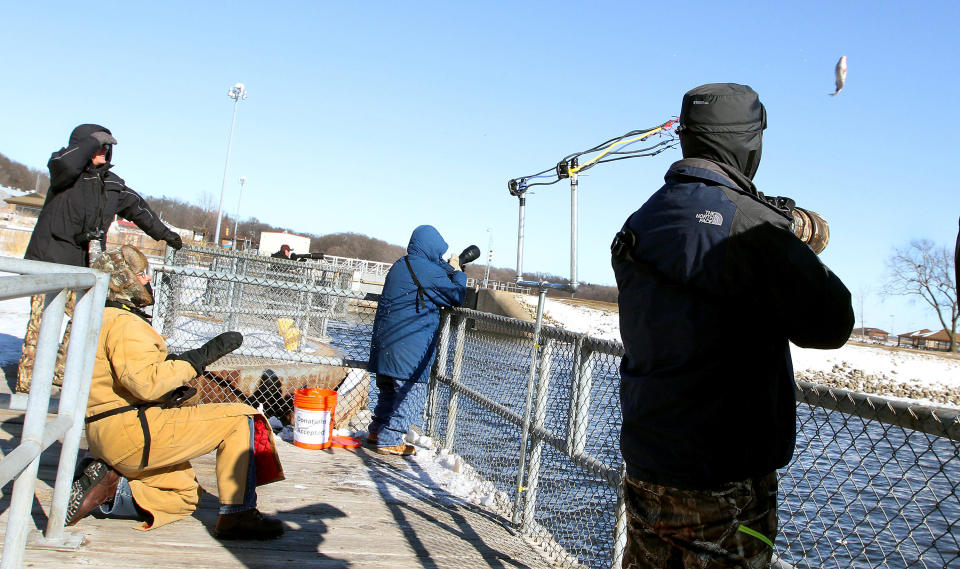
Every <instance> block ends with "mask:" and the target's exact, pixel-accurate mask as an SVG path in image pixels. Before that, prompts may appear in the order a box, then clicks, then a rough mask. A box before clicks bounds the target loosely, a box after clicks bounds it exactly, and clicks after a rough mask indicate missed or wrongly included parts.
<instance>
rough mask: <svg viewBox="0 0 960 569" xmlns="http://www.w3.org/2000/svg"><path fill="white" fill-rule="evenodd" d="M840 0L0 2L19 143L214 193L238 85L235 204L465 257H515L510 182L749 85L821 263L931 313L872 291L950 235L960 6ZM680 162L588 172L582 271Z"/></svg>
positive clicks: (910, 323)
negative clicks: (713, 87)
mask: <svg viewBox="0 0 960 569" xmlns="http://www.w3.org/2000/svg"><path fill="white" fill-rule="evenodd" d="M834 4H835V3H828V2H804V3H772V2H755V3H749V2H725V3H722V4H721V3H706V2H704V3H697V2H690V3H682V4H680V3H674V4H672V5H668V3H651V4H649V5H644V3H639V2H599V3H597V2H593V3H572V2H571V3H561V2H536V3H534V2H482V3H481V2H471V3H467V2H367V3H363V5H360V3H349V2H277V3H273V4H266V3H260V2H258V3H247V2H235V3H207V4H200V5H193V4H192V3H182V2H163V3H150V4H147V3H134V2H129V3H112V2H98V3H94V4H90V3H87V4H77V3H69V4H65V3H57V2H51V3H42V4H40V3H38V4H36V5H33V4H31V3H4V5H3V6H2V7H0V21H2V22H3V23H4V25H3V28H4V33H3V34H0V49H2V51H3V53H4V54H5V57H4V77H5V78H6V81H5V85H4V86H3V88H2V89H0V108H2V109H3V113H2V114H0V152H3V153H4V154H6V155H7V156H9V157H11V158H13V159H15V160H18V161H20V162H23V163H25V164H28V165H30V166H32V167H35V168H44V167H45V163H46V160H47V158H48V157H49V155H50V152H52V151H53V150H56V149H57V148H59V147H60V146H62V145H64V144H65V143H66V141H67V136H68V134H69V132H70V130H71V129H72V128H73V127H74V126H75V125H77V124H79V123H82V122H98V123H101V124H104V125H106V126H108V127H109V128H110V129H112V130H113V132H114V134H115V135H116V137H117V138H118V140H119V142H120V143H119V145H118V146H117V148H116V150H115V153H114V163H115V164H116V170H115V171H116V172H117V173H118V174H120V175H121V176H122V177H124V178H125V179H126V180H127V183H128V184H129V185H130V186H131V187H133V188H134V189H136V190H138V191H139V192H141V193H143V194H145V195H156V196H159V195H165V196H169V197H175V198H180V199H183V200H187V201H191V202H193V203H199V202H200V200H201V195H202V194H203V193H207V194H209V196H212V197H213V199H214V200H217V199H219V194H220V187H221V182H222V178H223V168H224V159H225V156H226V146H227V138H228V133H229V128H230V119H231V114H232V111H233V102H232V101H231V100H230V99H229V98H227V96H226V92H227V89H228V88H229V86H230V85H232V84H234V83H236V82H238V81H241V82H243V83H245V84H246V86H247V89H248V91H249V98H248V99H247V100H246V101H244V102H242V103H241V104H240V108H239V112H238V117H237V126H236V132H235V134H234V139H233V152H232V157H231V163H230V173H229V178H228V182H227V191H226V196H225V199H224V208H225V210H226V211H227V212H229V213H231V214H233V212H234V210H235V209H236V205H237V194H238V191H239V184H238V183H237V178H238V177H239V176H241V175H243V176H246V178H247V180H248V181H247V185H246V187H245V190H244V195H243V198H242V203H241V206H240V217H241V218H246V217H250V216H256V217H258V218H259V219H260V220H262V221H266V222H268V223H271V224H274V225H280V226H288V227H291V228H294V229H299V230H301V231H305V232H311V233H317V234H326V233H334V232H342V231H353V232H357V233H363V234H367V235H370V236H374V237H377V238H381V239H385V240H387V241H389V242H392V243H397V244H405V243H406V241H407V239H408V237H409V234H410V231H411V230H412V229H413V227H415V226H416V225H419V224H421V223H430V224H433V225H435V226H436V227H437V228H438V229H439V230H440V231H441V233H442V234H443V235H444V236H445V237H446V238H447V241H448V242H449V243H450V244H451V249H454V250H457V251H459V250H460V249H461V248H463V247H464V246H466V245H468V244H470V243H476V244H478V245H480V247H481V248H484V247H485V246H486V244H487V240H488V236H489V235H491V234H492V235H493V239H492V240H493V248H494V265H496V266H504V267H514V266H515V264H516V239H517V199H516V198H514V197H512V196H510V195H509V194H508V193H507V189H506V184H507V181H508V180H509V179H510V178H514V177H518V176H521V175H525V174H530V173H533V172H537V171H540V170H542V169H545V168H547V167H550V166H552V165H553V164H555V163H556V162H557V161H558V160H559V159H560V158H562V157H563V156H565V155H567V154H570V153H572V152H576V151H581V150H585V149H587V148H589V147H592V146H594V145H596V144H598V143H600V142H602V141H604V140H607V139H609V138H612V137H614V136H618V135H621V134H623V133H626V132H627V131H630V130H633V129H639V128H644V127H647V126H652V125H656V124H659V123H660V122H663V121H664V120H666V119H668V118H670V117H671V116H673V115H676V114H677V113H678V112H679V107H680V100H681V97H682V95H683V93H684V92H686V91H687V90H689V89H691V88H693V87H695V86H697V85H700V84H703V83H711V82H724V81H731V82H738V83H745V84H748V85H751V86H752V87H753V88H754V89H755V90H756V91H757V92H758V93H759V94H760V97H761V100H762V101H763V102H764V104H765V106H766V107H767V111H768V116H769V128H768V129H767V131H766V133H765V138H764V151H763V161H762V163H761V165H760V169H759V172H758V174H757V176H756V179H755V181H756V182H757V185H758V186H759V188H760V189H761V190H762V191H764V192H765V193H768V194H772V195H785V196H790V197H793V198H794V199H796V201H797V202H798V204H799V205H801V206H804V207H807V208H809V209H812V210H814V211H817V212H819V213H821V214H822V215H823V216H824V217H825V218H826V219H827V220H828V221H829V223H830V232H831V240H830V244H829V246H828V247H827V249H826V251H825V252H824V253H823V254H822V256H821V257H822V259H823V260H824V262H826V263H827V264H828V265H829V266H830V267H831V268H833V269H834V270H835V271H836V272H837V273H838V274H839V275H840V277H841V278H842V279H843V280H844V281H845V282H846V283H847V285H848V287H849V288H850V290H851V291H852V292H854V294H855V296H859V295H864V296H865V298H866V301H865V302H864V306H865V310H864V311H865V321H866V324H867V325H868V326H876V327H880V328H884V329H889V328H890V327H891V326H892V327H893V328H894V329H895V330H896V331H900V332H902V331H905V330H907V329H912V328H920V327H927V328H932V329H936V328H938V327H939V326H938V324H937V321H936V317H935V315H934V314H933V313H932V311H931V310H929V309H927V308H926V307H925V305H923V304H922V303H921V302H919V301H917V302H915V303H910V302H908V301H906V300H903V299H896V298H884V297H882V296H881V295H880V294H879V290H880V287H881V284H882V281H883V278H884V275H885V266H884V265H885V261H886V259H887V258H888V257H889V256H890V253H891V252H892V249H893V247H903V246H905V245H906V244H907V243H908V242H909V241H910V240H911V239H918V238H927V239H931V240H933V241H934V242H936V243H938V244H940V245H944V246H950V247H952V244H953V241H954V239H955V237H956V232H957V217H958V215H960V192H958V187H957V186H958V182H957V181H956V180H955V178H954V177H953V176H950V175H947V170H948V168H949V164H955V163H956V161H957V158H956V156H955V154H956V150H957V148H956V143H955V140H956V138H957V132H958V130H960V124H958V123H960V118H958V113H957V112H955V109H954V108H953V106H952V104H953V103H956V101H957V100H958V99H957V95H956V93H957V92H958V79H957V78H958V77H960V73H958V72H960V69H958V67H960V64H958V59H960V58H958V55H960V53H958V52H960V49H958V48H957V46H956V42H955V40H954V39H951V38H954V37H955V29H954V28H955V27H956V24H957V22H960V8H958V7H957V6H958V5H957V4H951V3H947V2H941V3H937V2H922V3H912V4H914V5H909V6H908V5H907V3H901V2H871V3H867V2H857V3H847V5H845V6H843V7H838V6H835V5H834ZM841 55H846V56H847V58H848V62H849V75H848V77H847V86H846V88H845V89H844V91H843V92H842V93H841V94H840V95H839V96H837V97H828V96H827V93H829V92H832V91H833V68H834V65H835V63H836V61H837V59H838V58H839V57H840V56H841ZM679 158H680V153H679V150H673V151H670V152H667V153H665V154H661V155H660V156H657V157H655V158H638V159H633V160H625V161H621V162H616V163H611V164H604V165H600V166H598V167H596V168H594V169H592V170H590V171H589V172H588V173H587V174H588V175H584V176H583V177H581V179H580V192H579V193H580V200H579V210H580V220H579V224H580V229H579V250H580V255H579V257H580V259H579V275H580V277H581V279H582V280H586V281H590V282H596V283H602V284H613V282H614V281H613V272H612V270H611V269H610V264H609V249H608V247H609V243H610V240H611V239H612V236H613V235H614V234H615V233H616V232H617V230H618V229H619V228H620V226H621V225H622V223H623V221H624V219H625V218H626V217H627V216H628V215H629V214H630V213H631V212H632V211H634V210H636V209H637V208H638V207H640V206H641V205H642V204H643V202H644V201H645V200H646V199H647V197H648V196H649V195H650V194H651V193H652V192H654V191H655V190H656V189H657V188H658V187H659V186H660V184H661V183H662V176H663V173H664V171H665V170H666V168H667V167H668V166H669V164H670V163H671V162H672V161H674V160H676V159H679ZM950 169H952V168H950ZM569 202H570V200H569V186H568V185H567V184H566V183H561V184H557V185H555V186H549V187H546V188H538V189H536V191H535V192H534V193H532V194H531V195H529V196H528V200H527V206H528V207H527V219H526V222H527V223H526V247H525V257H524V269H525V270H528V271H543V272H551V273H555V274H561V275H566V274H568V273H569V248H568V242H569V206H570V203H569ZM488 229H489V230H490V233H488V231H487V230H488ZM856 310H857V316H858V323H859V317H860V308H859V306H857V309H856Z"/></svg>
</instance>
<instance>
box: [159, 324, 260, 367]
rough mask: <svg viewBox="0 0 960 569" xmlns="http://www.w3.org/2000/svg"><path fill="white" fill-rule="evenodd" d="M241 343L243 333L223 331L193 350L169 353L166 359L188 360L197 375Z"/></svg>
mask: <svg viewBox="0 0 960 569" xmlns="http://www.w3.org/2000/svg"><path fill="white" fill-rule="evenodd" d="M241 344H243V334H241V333H240V332H224V333H223V334H220V335H219V336H217V337H215V338H214V339H212V340H210V341H208V342H207V343H206V344H204V345H202V346H200V347H199V348H197V349H195V350H187V351H186V352H183V353H182V354H170V355H168V356H167V359H168V360H183V361H185V362H189V363H190V365H192V366H193V369H195V370H197V375H200V374H201V373H203V370H205V369H206V368H207V366H208V365H210V364H212V363H213V362H215V361H217V360H219V359H220V358H222V357H223V356H225V355H227V354H229V353H230V352H232V351H234V350H236V349H237V348H239V347H240V345H241Z"/></svg>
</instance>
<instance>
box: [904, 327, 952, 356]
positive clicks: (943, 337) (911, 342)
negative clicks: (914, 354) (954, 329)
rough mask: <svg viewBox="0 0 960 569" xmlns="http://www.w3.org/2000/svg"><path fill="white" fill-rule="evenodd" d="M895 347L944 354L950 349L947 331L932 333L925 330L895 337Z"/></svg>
mask: <svg viewBox="0 0 960 569" xmlns="http://www.w3.org/2000/svg"><path fill="white" fill-rule="evenodd" d="M897 346H900V347H904V346H905V347H908V348H915V349H918V350H937V351H943V352H946V351H947V350H949V349H950V332H948V331H947V330H939V331H937V332H933V331H931V330H928V329H926V328H924V329H922V330H916V331H913V332H905V333H903V334H898V335H897Z"/></svg>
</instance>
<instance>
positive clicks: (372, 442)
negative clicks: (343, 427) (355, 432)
mask: <svg viewBox="0 0 960 569" xmlns="http://www.w3.org/2000/svg"><path fill="white" fill-rule="evenodd" d="M378 442H380V437H379V436H377V433H369V434H367V443H366V444H367V446H368V447H370V448H377V443H378Z"/></svg>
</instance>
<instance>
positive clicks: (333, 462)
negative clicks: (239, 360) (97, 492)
mask: <svg viewBox="0 0 960 569" xmlns="http://www.w3.org/2000/svg"><path fill="white" fill-rule="evenodd" d="M0 420H2V422H0V449H2V451H3V452H4V453H6V452H9V451H10V450H11V449H12V448H13V447H14V445H15V444H16V439H17V438H18V437H19V435H20V428H21V424H20V423H21V421H22V419H21V415H19V414H18V413H15V412H9V411H3V412H0ZM277 442H278V445H279V447H280V449H279V450H280V457H281V460H282V462H283V465H284V470H285V472H286V476H287V479H286V480H284V481H282V482H278V483H275V484H269V485H267V486H262V487H260V488H259V489H258V494H259V509H260V510H261V511H262V512H264V513H265V514H268V515H273V516H276V517H278V518H279V519H281V520H282V521H283V522H284V524H285V525H286V528H287V531H286V533H285V534H284V535H283V537H281V538H279V539H277V540H273V541H263V542H261V541H235V542H220V541H218V540H216V539H214V537H213V535H212V533H211V532H212V529H213V527H214V525H215V524H216V519H217V508H218V505H219V503H218V501H217V498H216V490H217V486H216V478H215V475H214V465H215V456H214V455H213V454H209V455H206V456H203V457H200V458H198V459H196V460H195V461H193V464H194V467H195V469H196V472H197V477H198V479H199V481H200V484H201V486H202V487H203V488H204V489H205V490H206V491H207V492H209V493H208V494H204V495H203V497H202V499H201V503H200V507H199V508H198V510H197V511H196V512H195V513H194V514H193V516H191V517H188V518H186V519H183V520H180V521H178V522H175V523H173V524H170V525H167V526H164V527H161V528H158V529H156V530H152V531H148V532H142V531H138V530H136V529H133V528H134V522H133V521H130V520H116V519H98V518H95V517H93V516H87V517H86V518H84V519H83V520H81V521H80V523H78V524H77V525H76V526H74V527H72V528H68V531H80V532H83V533H84V534H85V538H84V542H83V545H82V546H81V547H80V548H79V549H78V550H77V551H50V550H43V549H34V548H31V547H30V546H28V547H27V550H26V552H25V554H24V565H23V566H24V567H41V568H42V567H46V568H53V569H64V568H68V567H71V568H72V567H88V566H89V567H100V568H138V567H143V568H147V567H149V568H167V567H169V568H177V569H180V568H183V567H198V568H199V567H212V568H217V569H227V568H234V567H238V568H239V567H247V568H253V567H263V568H268V567H284V568H288V569H301V568H308V567H317V568H346V567H357V568H365V567H371V568H390V569H404V568H412V567H423V568H446V567H451V568H455V569H472V568H479V567H496V568H504V569H506V568H527V567H529V568H547V567H552V566H553V565H551V564H550V563H549V562H547V561H546V560H545V558H544V557H543V556H542V555H541V554H540V553H539V551H538V550H537V549H536V547H535V546H533V545H531V544H530V543H528V542H527V541H525V540H524V539H523V538H520V537H517V536H515V535H513V534H512V533H511V532H509V531H508V530H507V529H506V526H505V522H506V520H505V519H503V518H502V517H501V516H498V515H496V514H493V513H490V512H488V511H486V510H484V509H483V508H480V507H478V506H473V505H471V504H469V503H467V502H465V501H463V500H460V499H458V498H455V497H452V496H450V495H448V494H446V493H444V492H443V491H442V490H437V489H436V487H435V486H434V485H433V484H432V483H431V482H430V481H429V474H428V473H426V472H422V471H420V469H419V467H418V466H417V464H416V463H415V462H412V461H408V460H406V459H403V458H400V457H384V456H380V455H377V454H376V453H374V452H372V451H370V450H367V449H364V448H359V449H353V450H345V449H330V450H325V451H317V450H305V449H301V448H298V447H295V446H293V445H292V444H290V443H286V442H283V441H280V440H279V438H278V440H277ZM83 445H84V446H85V442H84V443H83ZM55 446H58V445H55ZM56 455H57V449H56V448H51V449H50V450H48V451H47V452H46V453H44V455H43V457H42V459H41V467H40V474H39V478H40V479H39V480H38V483H37V490H36V497H37V499H36V500H35V501H34V508H33V518H34V523H35V525H36V527H38V528H43V527H45V525H46V514H45V512H46V510H47V509H49V505H50V498H51V496H52V493H53V488H52V485H53V479H54V476H55V474H56ZM12 488H13V484H12V483H10V484H7V485H6V486H5V487H4V488H3V494H2V496H0V528H3V530H5V529H6V523H7V511H8V509H9V505H10V494H11V493H12Z"/></svg>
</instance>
